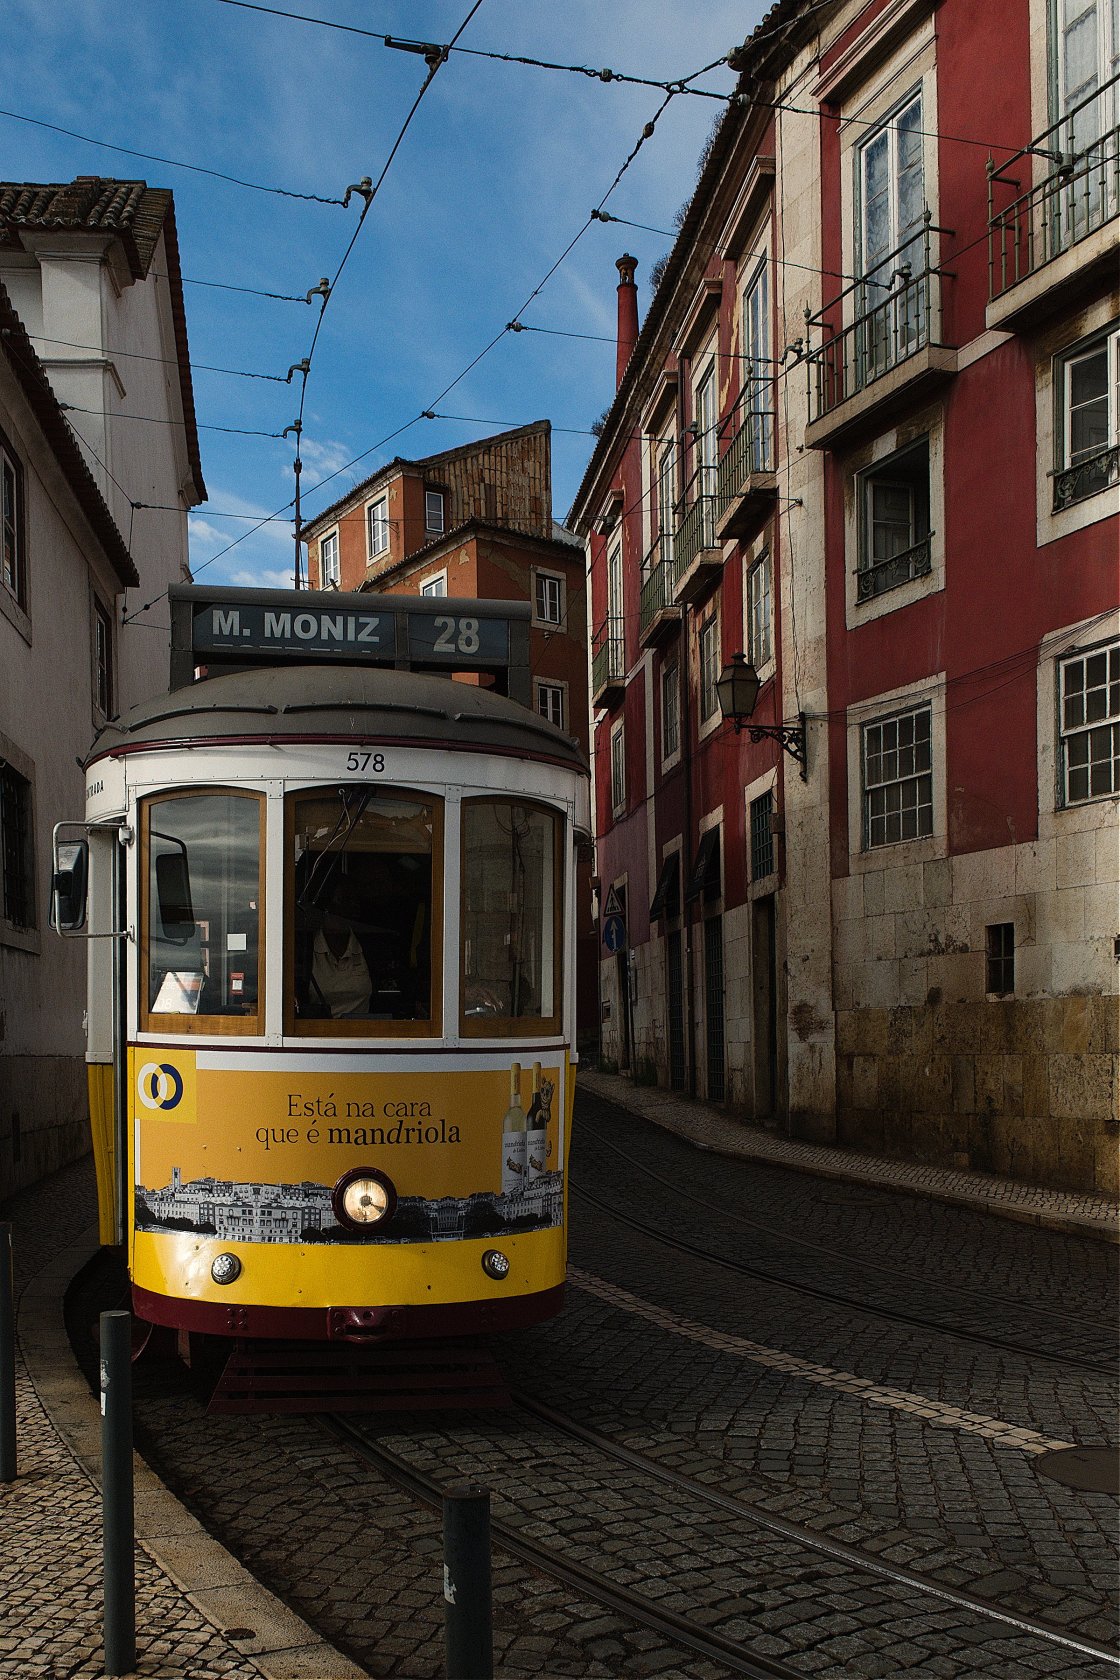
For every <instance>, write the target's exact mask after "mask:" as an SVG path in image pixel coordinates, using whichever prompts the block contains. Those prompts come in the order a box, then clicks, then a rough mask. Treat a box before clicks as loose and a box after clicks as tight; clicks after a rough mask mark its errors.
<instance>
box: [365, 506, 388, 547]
mask: <svg viewBox="0 0 1120 1680" xmlns="http://www.w3.org/2000/svg"><path fill="white" fill-rule="evenodd" d="M366 528H367V530H368V532H369V557H370V559H371V560H376V558H377V556H378V555H379V554H384V553H386V552H387V550H388V547H389V498H388V496H378V498H377V500H376V501H375V502H371V503H370V505H369V507H368V508H367V509H366Z"/></svg>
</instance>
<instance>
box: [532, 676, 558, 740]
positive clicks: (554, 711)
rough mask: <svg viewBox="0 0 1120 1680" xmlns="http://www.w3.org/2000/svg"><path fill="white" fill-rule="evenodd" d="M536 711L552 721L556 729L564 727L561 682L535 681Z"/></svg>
mask: <svg viewBox="0 0 1120 1680" xmlns="http://www.w3.org/2000/svg"><path fill="white" fill-rule="evenodd" d="M536 686H537V712H538V714H539V715H540V716H541V717H543V718H546V719H547V720H548V722H549V723H554V724H555V725H556V727H557V729H563V727H564V685H563V683H549V682H538V683H537V685H536Z"/></svg>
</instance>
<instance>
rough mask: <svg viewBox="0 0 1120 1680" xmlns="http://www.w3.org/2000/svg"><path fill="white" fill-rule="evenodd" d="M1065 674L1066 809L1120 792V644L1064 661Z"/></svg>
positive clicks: (1063, 786) (1063, 770)
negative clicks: (1069, 806) (1068, 806)
mask: <svg viewBox="0 0 1120 1680" xmlns="http://www.w3.org/2000/svg"><path fill="white" fill-rule="evenodd" d="M1059 673H1060V674H1059V685H1060V692H1059V708H1060V713H1061V790H1060V791H1061V796H1062V804H1063V805H1081V804H1084V803H1085V801H1086V800H1089V799H1103V798H1105V797H1106V796H1108V795H1110V794H1117V793H1120V642H1112V643H1111V644H1110V645H1108V646H1107V647H1098V648H1092V649H1090V650H1089V651H1088V652H1086V653H1078V654H1076V655H1074V656H1073V657H1072V658H1069V659H1063V660H1062V662H1061V665H1060V667H1059Z"/></svg>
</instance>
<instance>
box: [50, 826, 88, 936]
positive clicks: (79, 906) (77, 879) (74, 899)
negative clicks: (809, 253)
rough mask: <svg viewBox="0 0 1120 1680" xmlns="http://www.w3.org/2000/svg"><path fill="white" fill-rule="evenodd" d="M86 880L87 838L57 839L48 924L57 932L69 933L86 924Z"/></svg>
mask: <svg viewBox="0 0 1120 1680" xmlns="http://www.w3.org/2000/svg"><path fill="white" fill-rule="evenodd" d="M88 879H89V841H88V840H65V841H57V840H56V841H55V847H54V871H53V873H52V875H51V926H52V927H53V928H54V929H56V931H57V932H59V933H72V932H74V930H75V929H77V928H80V927H83V926H84V925H85V919H86V883H87V881H88Z"/></svg>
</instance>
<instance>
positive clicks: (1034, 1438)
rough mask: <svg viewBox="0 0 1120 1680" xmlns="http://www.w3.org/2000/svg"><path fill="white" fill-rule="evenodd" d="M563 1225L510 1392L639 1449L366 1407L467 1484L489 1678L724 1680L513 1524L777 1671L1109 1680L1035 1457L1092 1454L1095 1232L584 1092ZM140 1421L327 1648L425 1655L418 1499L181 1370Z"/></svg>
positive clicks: (521, 1414) (1084, 1501)
mask: <svg viewBox="0 0 1120 1680" xmlns="http://www.w3.org/2000/svg"><path fill="white" fill-rule="evenodd" d="M571 1226H572V1229H571V1244H572V1255H571V1257H572V1273H571V1282H570V1289H569V1302H568V1306H567V1308H566V1310H565V1312H564V1313H563V1314H562V1315H561V1317H560V1318H559V1319H557V1320H555V1321H553V1322H551V1323H549V1324H546V1325H543V1326H540V1327H538V1328H537V1329H536V1330H534V1331H531V1332H528V1333H525V1334H520V1335H511V1336H507V1337H504V1338H501V1339H500V1342H499V1344H498V1347H497V1351H498V1354H499V1359H500V1362H501V1364H502V1366H503V1369H504V1371H505V1373H506V1375H507V1377H508V1379H509V1380H510V1382H511V1384H512V1385H513V1387H514V1389H515V1391H516V1392H517V1394H518V1398H519V1399H520V1397H521V1396H522V1395H527V1396H533V1397H536V1398H538V1399H539V1400H541V1401H542V1402H544V1403H545V1405H546V1406H548V1407H551V1408H553V1409H554V1411H555V1412H556V1413H558V1414H560V1416H561V1420H562V1419H564V1418H567V1419H570V1420H572V1421H573V1423H574V1424H575V1425H577V1426H579V1425H582V1426H584V1427H585V1428H588V1429H591V1430H592V1431H597V1432H599V1434H600V1435H601V1436H602V1437H605V1438H606V1442H607V1445H608V1446H609V1444H610V1443H616V1444H619V1445H621V1446H622V1447H623V1448H625V1449H628V1450H629V1451H630V1452H631V1453H633V1454H636V1455H638V1457H637V1458H636V1459H635V1460H634V1461H633V1462H632V1463H631V1464H630V1465H629V1467H627V1466H626V1465H624V1464H623V1465H620V1464H619V1463H617V1462H614V1461H612V1460H611V1459H610V1458H609V1455H608V1456H606V1457H605V1456H604V1448H603V1446H602V1445H601V1444H598V1443H597V1442H596V1441H595V1440H592V1439H587V1440H579V1439H575V1438H573V1437H572V1436H571V1435H568V1434H565V1433H564V1432H563V1430H562V1429H560V1430H559V1432H558V1426H557V1424H555V1423H554V1422H553V1421H551V1420H550V1418H549V1417H548V1416H542V1415H533V1414H531V1413H530V1412H527V1411H525V1410H524V1409H523V1408H522V1406H521V1405H520V1404H519V1405H517V1406H515V1407H514V1408H513V1409H512V1410H510V1411H508V1412H502V1413H497V1414H483V1415H479V1414H457V1415H454V1416H453V1417H451V1418H450V1419H448V1418H442V1419H441V1418H439V1417H436V1418H435V1419H434V1420H433V1419H426V1418H424V1417H422V1416H420V1417H417V1418H414V1419H413V1420H412V1421H410V1422H409V1423H408V1424H407V1425H403V1424H402V1422H401V1421H400V1420H399V1419H394V1418H393V1417H392V1416H386V1417H385V1418H383V1419H381V1420H378V1419H376V1418H374V1419H370V1420H366V1421H364V1422H363V1423H362V1424H361V1433H362V1434H363V1435H364V1436H366V1437H367V1438H369V1439H370V1440H371V1441H372V1442H373V1443H374V1444H375V1445H376V1446H377V1447H379V1449H386V1450H388V1451H389V1452H390V1453H391V1454H393V1455H395V1456H396V1457H397V1458H399V1459H400V1460H401V1461H403V1463H404V1464H406V1465H409V1466H411V1467H412V1468H413V1469H414V1470H419V1471H424V1472H427V1473H430V1474H431V1475H432V1476H433V1477H434V1478H435V1479H436V1480H437V1481H442V1482H446V1481H447V1480H450V1479H452V1478H453V1477H456V1476H459V1475H462V1474H469V1475H471V1476H475V1477H478V1478H479V1479H481V1480H483V1481H485V1482H486V1483H487V1484H488V1485H489V1486H490V1487H491V1489H492V1494H493V1501H494V1519H495V1529H496V1535H495V1560H494V1567H495V1582H494V1587H495V1644H496V1652H497V1655H498V1660H499V1668H500V1672H502V1673H504V1674H511V1675H512V1674H526V1675H528V1674H545V1675H551V1674H556V1675H586V1676H611V1675H619V1676H622V1675H641V1674H655V1673H660V1674H668V1675H680V1676H682V1677H686V1676H687V1677H689V1680H691V1677H696V1680H709V1677H711V1680H715V1677H716V1676H718V1675H720V1674H723V1673H730V1672H734V1671H735V1669H734V1668H733V1667H729V1666H724V1665H723V1664H721V1663H720V1662H719V1661H717V1660H716V1659H714V1658H712V1657H705V1656H703V1655H702V1654H699V1653H697V1652H688V1651H687V1650H683V1649H682V1648H681V1647H680V1646H679V1645H677V1644H675V1643H674V1642H673V1640H672V1639H671V1638H669V1637H667V1636H666V1635H665V1633H664V1632H660V1633H659V1632H656V1631H652V1630H651V1629H649V1628H645V1627H643V1626H641V1625H640V1623H638V1622H636V1621H634V1620H631V1619H629V1618H628V1617H627V1616H626V1615H625V1614H623V1613H622V1612H620V1611H619V1610H618V1609H617V1608H613V1609H612V1608H609V1607H608V1606H605V1605H604V1604H603V1603H601V1602H598V1601H596V1599H595V1598H594V1596H593V1595H584V1594H583V1593H580V1592H577V1591H573V1589H572V1587H571V1585H570V1584H569V1585H565V1584H564V1583H563V1582H560V1581H556V1580H550V1579H547V1578H545V1575H544V1574H542V1572H541V1570H540V1568H536V1567H532V1566H531V1565H528V1564H526V1563H525V1562H524V1561H522V1560H521V1559H519V1558H518V1557H517V1556H515V1555H512V1554H511V1553H509V1552H507V1551H506V1550H505V1549H504V1547H503V1544H502V1535H501V1533H499V1532H498V1530H499V1529H500V1528H501V1529H502V1530H503V1532H504V1531H505V1528H506V1527H508V1530H509V1532H510V1533H511V1534H513V1535H516V1536H518V1537H519V1538H521V1539H524V1540H526V1541H527V1542H535V1543H540V1544H542V1545H545V1546H546V1547H551V1548H554V1549H555V1550H556V1551H557V1552H558V1553H560V1554H562V1555H563V1557H564V1558H565V1559H566V1560H567V1561H568V1562H569V1563H572V1564H575V1565H578V1566H579V1567H582V1568H585V1569H588V1570H593V1571H601V1572H603V1573H604V1574H605V1575H607V1576H609V1577H610V1578H611V1579H612V1580H614V1581H616V1582H618V1583H620V1584H621V1585H622V1586H623V1587H626V1586H629V1587H631V1588H633V1589H634V1590H635V1591H637V1592H638V1593H639V1594H640V1595H641V1597H642V1599H643V1600H644V1601H646V1602H647V1603H650V1604H653V1605H656V1606H657V1607H659V1608H660V1609H663V1610H665V1611H668V1612H670V1613H675V1614H677V1615H680V1616H684V1617H685V1618H686V1620H687V1622H688V1623H689V1624H690V1625H693V1626H695V1627H696V1628H697V1629H699V1630H701V1631H703V1630H705V1629H707V1630H711V1631H712V1632H714V1633H717V1634H719V1635H720V1636H721V1637H723V1638H725V1639H727V1640H730V1641H732V1642H735V1643H737V1644H739V1645H741V1647H742V1649H743V1650H744V1651H746V1652H750V1653H752V1654H753V1655H755V1656H762V1657H769V1658H771V1659H773V1660H776V1661H778V1662H784V1663H786V1664H787V1665H789V1668H790V1669H791V1671H793V1672H796V1673H801V1674H805V1675H809V1674H821V1675H829V1676H839V1675H849V1674H850V1675H859V1676H869V1677H871V1676H882V1677H890V1676H894V1675H902V1674H907V1675H914V1676H927V1675H929V1676H943V1677H946V1680H949V1677H956V1680H981V1677H984V1680H988V1677H991V1680H1004V1677H1005V1676H1018V1675H1022V1676H1024V1677H1026V1676H1032V1677H1033V1676H1036V1675H1053V1676H1061V1677H1062V1680H1065V1677H1067V1676H1074V1675H1077V1676H1085V1677H1086V1680H1098V1676H1100V1677H1101V1680H1103V1676H1104V1675H1105V1674H1107V1673H1108V1672H1110V1666H1109V1665H1108V1664H1106V1663H1104V1662H1103V1661H1102V1660H1101V1659H1100V1658H1098V1657H1095V1656H1094V1655H1093V1647H1096V1648H1105V1649H1110V1648H1112V1647H1114V1645H1115V1628H1116V1611H1115V1599H1114V1596H1113V1582H1114V1579H1115V1560H1116V1501H1115V1498H1114V1497H1113V1496H1112V1495H1110V1494H1088V1493H1080V1492H1077V1491H1075V1490H1073V1489H1070V1488H1066V1487H1064V1486H1062V1485H1060V1484H1059V1483H1058V1482H1056V1481H1053V1480H1051V1479H1049V1478H1048V1477H1046V1476H1044V1475H1040V1474H1039V1471H1038V1461H1039V1460H1040V1458H1041V1457H1042V1456H1043V1455H1044V1454H1045V1453H1046V1452H1047V1451H1053V1450H1060V1449H1061V1448H1063V1447H1068V1446H1073V1445H1075V1444H1107V1443H1110V1442H1111V1441H1113V1440H1114V1431H1113V1427H1112V1419H1113V1417H1114V1398H1113V1394H1112V1385H1111V1383H1110V1380H1109V1378H1108V1376H1107V1375H1106V1372H1107V1370H1108V1368H1109V1364H1110V1362H1111V1360H1112V1359H1113V1357H1114V1348H1113V1345H1112V1344H1113V1339H1114V1332H1113V1330H1112V1328H1111V1327H1112V1326H1113V1325H1114V1324H1115V1322H1116V1305H1115V1266H1114V1257H1115V1251H1114V1250H1113V1249H1112V1248H1110V1247H1109V1246H1108V1245H1107V1244H1104V1243H1101V1242H1099V1241H1096V1240H1088V1239H1084V1238H1077V1237H1073V1236H1069V1235H1066V1234H1064V1233H1059V1232H1051V1231H1044V1230H1039V1229H1036V1228H1033V1227H1030V1226H1027V1225H1023V1224H1016V1223H1013V1222H1010V1221H1006V1220H999V1219H995V1218H992V1217H991V1216H990V1215H988V1214H986V1213H982V1212H976V1211H972V1210H970V1209H965V1208H960V1207H951V1206H945V1205H943V1204H938V1203H936V1202H932V1201H926V1200H922V1199H918V1198H915V1197H912V1196H906V1195H901V1194H897V1193H893V1192H892V1191H891V1190H889V1189H887V1188H885V1187H883V1186H866V1185H846V1184H838V1183H835V1182H830V1181H828V1180H826V1179H821V1178H817V1177H814V1176H812V1175H809V1174H805V1173H799V1172H791V1171H788V1170H786V1169H783V1168H781V1167H779V1166H775V1165H773V1164H759V1163H758V1162H754V1161H751V1162H748V1161H728V1160H727V1159H725V1158H722V1157H719V1156H716V1155H715V1154H712V1153H705V1152H703V1151H701V1150H698V1149H696V1148H695V1147H693V1146H692V1145H690V1144H688V1143H686V1142H684V1141H682V1140H681V1139H680V1138H678V1137H675V1136H673V1135H672V1134H671V1133H667V1132H665V1131H663V1130H661V1129H659V1128H657V1127H653V1126H650V1125H649V1124H648V1123H647V1122H646V1121H644V1120H642V1119H640V1118H638V1117H636V1116H635V1115H633V1114H628V1113H626V1112H624V1111H623V1110H622V1109H621V1108H619V1107H617V1106H616V1105H614V1104H612V1103H610V1102H608V1101H605V1100H603V1099H602V1098H601V1097H594V1096H589V1095H583V1096H581V1097H580V1099H579V1101H578V1106H577V1116H576V1129H575V1144H574V1147H573V1160H572V1213H571ZM665 1238H671V1239H672V1241H673V1242H675V1243H676V1244H678V1245H681V1246H677V1247H675V1248H674V1247H670V1246H667V1245H666V1242H665V1240H664V1239H665ZM1098 1367H1099V1368H1098ZM137 1415H138V1424H139V1428H140V1432H141V1444H142V1446H143V1448H144V1450H145V1452H146V1453H147V1454H148V1455H149V1457H150V1458H151V1461H152V1462H153V1464H154V1465H155V1466H156V1467H157V1469H158V1470H159V1472H160V1474H161V1475H162V1476H163V1477H164V1478H165V1479H166V1480H167V1481H168V1483H169V1484H170V1485H171V1486H172V1487H173V1488H174V1490H175V1491H176V1492H177V1493H178V1494H179V1496H180V1497H181V1498H182V1499H183V1500H184V1501H185V1502H186V1503H187V1505H188V1506H189V1507H191V1508H192V1509H194V1510H195V1511H196V1513H198V1514H199V1515H200V1516H201V1517H202V1518H203V1520H204V1522H205V1523H206V1525H207V1527H209V1528H210V1529H211V1530H212V1531H213V1532H214V1533H215V1534H217V1535H218V1536H220V1538H221V1539H222V1541H223V1543H224V1544H225V1545H227V1546H228V1547H229V1548H230V1549H231V1550H232V1551H233V1552H234V1553H235V1555H236V1556H237V1557H238V1558H239V1559H240V1560H241V1561H242V1562H243V1563H244V1564H245V1565H246V1566H247V1567H248V1568H249V1569H250V1570H251V1571H252V1572H253V1573H254V1574H255V1575H256V1576H257V1577H258V1578H259V1579H260V1580H262V1581H263V1582H264V1583H265V1584H266V1585H267V1586H268V1587H270V1588H271V1589H272V1590H273V1591H274V1592H275V1593H277V1594H278V1595H279V1596H280V1597H281V1598H283V1599H284V1600H285V1601H286V1602H288V1603H289V1604H291V1606H292V1608H293V1609H294V1610H296V1611H297V1612H298V1613H299V1614H300V1615H302V1616H303V1617H304V1618H305V1619H306V1620H307V1621H308V1622H309V1623H310V1624H312V1625H313V1626H315V1627H316V1628H317V1629H318V1630H319V1631H321V1632H322V1633H323V1634H324V1635H325V1636H326V1637H327V1638H328V1639H329V1640H331V1641H332V1642H333V1643H334V1644H335V1645H336V1646H337V1647H338V1648H339V1649H340V1650H342V1651H343V1652H345V1653H346V1654H347V1655H349V1656H350V1657H351V1658H352V1659H354V1660H356V1661H357V1662H358V1663H359V1664H360V1665H361V1666H362V1667H363V1668H364V1669H366V1670H367V1672H369V1673H371V1674H376V1675H386V1676H388V1675H399V1676H402V1677H405V1676H407V1677H413V1676H415V1677H417V1680H420V1677H426V1676H435V1675H438V1674H439V1673H440V1672H441V1662H442V1609H441V1599H440V1558H441V1549H440V1532H439V1519H438V1516H437V1515H436V1514H435V1513H434V1512H433V1511H431V1510H429V1509H427V1508H425V1507H423V1506H419V1505H417V1503H416V1501H415V1498H414V1497H413V1496H412V1495H411V1494H410V1493H409V1492H407V1491H404V1490H402V1488H401V1487H399V1486H397V1485H394V1484H393V1483H392V1482H390V1481H387V1480H385V1479H384V1477H383V1476H382V1475H380V1474H378V1473H377V1470H376V1467H373V1468H371V1467H370V1466H369V1465H365V1464H362V1463H361V1462H360V1461H359V1460H357V1459H356V1458H355V1457H354V1455H353V1453H352V1452H351V1451H350V1450H349V1449H348V1446H347V1444H346V1442H345V1441H343V1440H340V1439H335V1438H332V1437H331V1436H330V1435H328V1434H327V1433H326V1432H325V1430H324V1427H323V1425H322V1424H321V1423H320V1422H318V1421H317V1420H315V1419H312V1418H300V1417H281V1418H275V1417H228V1416H227V1417H206V1416H205V1415H204V1413H203V1411H202V1408H201V1406H200V1404H199V1402H198V1400H197V1399H195V1398H194V1397H193V1395H192V1394H191V1393H190V1392H189V1391H188V1388H187V1385H186V1384H185V1382H184V1379H183V1373H182V1371H181V1369H180V1368H179V1367H178V1365H177V1363H176V1362H175V1361H174V1360H171V1359H167V1358H160V1357H158V1356H153V1355H151V1354H149V1355H148V1356H146V1357H145V1359H144V1360H143V1361H141V1363H140V1365H139V1366H138V1367H137ZM665 1472H675V1473H677V1474H678V1475H680V1476H683V1477H685V1478H687V1479H688V1481H687V1483H686V1484H681V1485H680V1486H676V1485H674V1486H671V1487H668V1486H666V1484H665V1483H664V1482H660V1481H659V1480H658V1479H657V1478H658V1475H659V1473H665ZM713 1493H714V1494H716V1495H718V1497H719V1498H720V1499H722V1500H723V1501H724V1504H723V1506H722V1507H717V1506H713V1505H712V1504H711V1503H710V1497H711V1495H712V1494H713ZM729 1502H730V1503H729ZM766 1524H770V1525H771V1526H770V1527H767V1526H765V1525H766ZM814 1543H819V1544H820V1545H821V1546H823V1547H824V1548H825V1549H824V1550H814V1549H813V1547H814ZM892 1572H893V1573H892ZM914 1578H917V1580H915V1579H914ZM938 1593H940V1594H941V1595H942V1596H937V1594H938ZM971 1601H977V1603H978V1604H979V1605H980V1606H981V1608H975V1607H973V1605H972V1603H971ZM985 1605H988V1606H990V1607H991V1608H992V1609H994V1610H996V1611H997V1612H999V1613H1001V1614H1002V1616H1003V1618H1004V1619H1003V1620H1002V1621H1000V1620H992V1619H991V1617H990V1615H986V1614H985V1613H983V1609H982V1607H983V1606H985ZM1013 1618H1022V1619H1023V1620H1025V1621H1026V1622H1027V1623H1039V1624H1044V1625H1045V1627H1048V1628H1050V1629H1051V1630H1052V1636H1051V1637H1049V1638H1047V1637H1040V1635H1039V1634H1038V1633H1036V1632H1032V1631H1030V1630H1029V1629H1027V1630H1024V1629H1020V1628H1018V1627H1016V1626H1015V1625H1013V1620H1012V1619H1013ZM1063 1640H1064V1642H1063ZM1086 1642H1088V1643H1087V1644H1086ZM732 1648H733V1647H732ZM209 1660H211V1661H213V1660H218V1661H219V1663H220V1658H218V1659H209ZM212 1671H213V1672H214V1673H218V1672H224V1671H225V1670H223V1669H222V1668H221V1667H220V1666H219V1667H217V1668H213V1670H212ZM13 1672H14V1671H13ZM39 1672H44V1673H49V1672H51V1670H50V1669H48V1668H43V1669H41V1670H40V1671H39ZM192 1672H193V1671H192ZM198 1672H199V1673H202V1672H204V1670H203V1669H201V1668H200V1669H199V1670H198ZM205 1672H207V1673H208V1672H211V1670H206V1671H205ZM230 1672H237V1673H242V1672H244V1673H248V1672H252V1670H251V1669H245V1668H241V1669H237V1668H233V1669H230Z"/></svg>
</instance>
